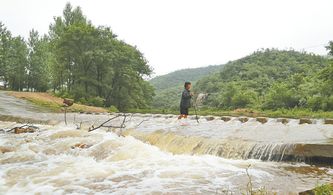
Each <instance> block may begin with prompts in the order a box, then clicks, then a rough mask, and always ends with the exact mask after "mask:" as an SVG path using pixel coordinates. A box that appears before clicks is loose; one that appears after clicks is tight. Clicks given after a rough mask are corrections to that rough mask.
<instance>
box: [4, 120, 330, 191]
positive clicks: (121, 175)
mask: <svg viewBox="0 0 333 195" xmlns="http://www.w3.org/2000/svg"><path fill="white" fill-rule="evenodd" d="M15 125H17V124H15V123H8V122H1V123H0V128H10V127H11V126H15ZM39 127H40V128H41V129H40V130H39V131H38V132H36V133H31V134H18V135H15V134H1V135H0V146H1V150H2V151H4V152H5V153H3V154H0V192H1V193H2V194H15V193H17V194H23V193H28V194H33V193H42V194H63V193H73V194H98V193H100V194H105V193H115V194H160V193H171V194H215V193H216V192H218V193H222V191H225V190H229V191H233V192H235V194H239V193H241V192H244V191H245V189H246V185H247V182H248V177H247V176H246V171H245V170H246V168H247V167H248V166H249V165H251V167H250V169H249V175H250V176H251V178H252V182H253V185H254V187H255V188H259V187H265V188H266V189H267V190H269V191H274V192H279V194H286V193H289V192H294V193H295V192H298V191H301V190H305V189H308V188H312V187H313V186H315V185H317V183H325V182H329V181H331V179H332V177H333V170H332V169H330V168H328V167H326V168H325V167H322V168H318V167H313V166H309V165H306V164H303V163H281V162H279V163H277V162H262V161H259V160H231V159H225V158H221V157H217V156H211V155H182V154H178V155H177V154H176V155H175V154H172V153H169V152H166V151H161V150H160V149H159V148H157V147H155V146H152V145H150V144H146V143H143V142H141V141H139V140H137V139H135V138H133V137H131V136H127V137H118V136H117V135H116V134H114V133H112V132H106V131H105V129H100V130H96V131H94V132H90V133H88V132H86V131H85V130H77V129H76V126H75V125H68V126H65V125H63V124H59V125H56V126H45V125H44V126H43V125H40V126H39ZM79 143H81V144H85V147H84V148H79V147H73V146H75V145H77V144H79ZM4 149H7V150H4Z"/></svg>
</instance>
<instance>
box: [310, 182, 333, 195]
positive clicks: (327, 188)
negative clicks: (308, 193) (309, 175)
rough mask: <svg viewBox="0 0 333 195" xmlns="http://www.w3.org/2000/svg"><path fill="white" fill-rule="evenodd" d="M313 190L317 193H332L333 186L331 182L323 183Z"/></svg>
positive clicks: (325, 194) (323, 194)
mask: <svg viewBox="0 0 333 195" xmlns="http://www.w3.org/2000/svg"><path fill="white" fill-rule="evenodd" d="M313 191H314V193H315V195H332V194H333V187H332V185H330V184H323V185H319V186H317V187H316V188H315V189H314V190H313Z"/></svg>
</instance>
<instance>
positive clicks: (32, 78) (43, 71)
mask: <svg viewBox="0 0 333 195" xmlns="http://www.w3.org/2000/svg"><path fill="white" fill-rule="evenodd" d="M28 48H29V55H28V67H27V72H28V75H27V88H28V90H32V91H46V90H47V89H48V88H49V76H50V75H49V66H48V57H49V56H48V40H47V37H43V38H40V37H39V35H38V32H37V31H35V30H31V31H30V34H29V39H28Z"/></svg>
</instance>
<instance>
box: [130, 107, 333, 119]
mask: <svg viewBox="0 0 333 195" xmlns="http://www.w3.org/2000/svg"><path fill="white" fill-rule="evenodd" d="M128 112H137V113H153V114H179V111H178V110H170V109H131V110H129V111H128ZM197 113H198V115H203V116H206V115H214V116H248V117H271V118H333V112H323V111H318V112H313V111H311V110H305V109H289V110H288V109H279V110H263V111H259V110H252V109H237V110H218V109H207V108H204V109H198V110H197ZM190 114H191V115H194V114H195V111H194V109H193V108H191V109H190Z"/></svg>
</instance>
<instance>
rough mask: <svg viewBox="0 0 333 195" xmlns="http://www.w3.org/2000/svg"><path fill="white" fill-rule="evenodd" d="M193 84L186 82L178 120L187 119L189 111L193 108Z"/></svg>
mask: <svg viewBox="0 0 333 195" xmlns="http://www.w3.org/2000/svg"><path fill="white" fill-rule="evenodd" d="M191 86H192V84H191V83H190V82H185V84H184V88H185V89H184V91H183V93H182V98H181V100H180V115H179V117H178V119H182V118H187V115H188V109H189V108H190V107H191V98H192V96H193V94H192V93H191V91H190V89H191Z"/></svg>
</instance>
